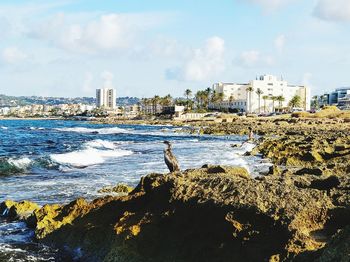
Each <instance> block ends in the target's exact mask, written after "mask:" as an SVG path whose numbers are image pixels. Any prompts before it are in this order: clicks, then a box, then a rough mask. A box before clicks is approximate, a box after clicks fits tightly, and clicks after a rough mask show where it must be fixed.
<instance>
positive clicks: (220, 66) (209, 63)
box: [167, 36, 225, 81]
mask: <svg viewBox="0 0 350 262" xmlns="http://www.w3.org/2000/svg"><path fill="white" fill-rule="evenodd" d="M224 53H225V41H224V40H223V39H222V38H220V37H217V36H214V37H211V38H209V39H207V40H206V43H205V46H204V47H202V48H198V49H194V50H193V51H192V52H191V55H190V56H189V58H188V59H187V61H186V62H185V63H184V64H183V66H182V67H180V68H175V69H174V68H173V69H169V70H168V71H167V76H168V78H175V79H178V80H185V81H203V80H207V79H210V78H211V77H213V76H216V75H218V74H219V73H221V72H222V71H223V70H224V69H225V62H224Z"/></svg>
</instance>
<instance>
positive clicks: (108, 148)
mask: <svg viewBox="0 0 350 262" xmlns="http://www.w3.org/2000/svg"><path fill="white" fill-rule="evenodd" d="M132 153H133V152H132V151H130V150H122V149H118V148H116V146H115V145H114V143H113V142H110V141H106V140H93V141H89V142H86V143H85V144H84V145H83V148H82V149H80V150H77V151H73V152H69V153H64V154H52V155H50V158H51V160H52V161H54V162H56V163H58V164H60V165H65V166H70V167H77V168H83V167H87V166H92V165H98V164H102V163H104V162H105V161H106V160H107V159H109V158H117V157H122V156H128V155H131V154H132Z"/></svg>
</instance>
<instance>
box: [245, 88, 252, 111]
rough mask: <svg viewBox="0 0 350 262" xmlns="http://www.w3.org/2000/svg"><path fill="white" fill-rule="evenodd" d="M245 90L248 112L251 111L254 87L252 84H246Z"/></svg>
mask: <svg viewBox="0 0 350 262" xmlns="http://www.w3.org/2000/svg"><path fill="white" fill-rule="evenodd" d="M246 91H247V98H248V97H249V113H251V112H252V93H253V91H254V88H253V87H252V86H248V87H247V88H246Z"/></svg>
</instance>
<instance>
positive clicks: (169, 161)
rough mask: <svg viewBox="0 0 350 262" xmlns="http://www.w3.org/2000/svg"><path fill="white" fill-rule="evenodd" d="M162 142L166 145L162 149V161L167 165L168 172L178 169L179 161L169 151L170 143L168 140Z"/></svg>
mask: <svg viewBox="0 0 350 262" xmlns="http://www.w3.org/2000/svg"><path fill="white" fill-rule="evenodd" d="M163 143H164V144H166V145H167V146H168V147H167V148H166V149H164V161H165V164H166V165H167V166H168V168H169V171H170V173H172V172H177V171H180V166H179V163H178V162H177V159H176V157H175V155H174V154H173V152H172V151H171V143H170V142H169V141H164V142H163Z"/></svg>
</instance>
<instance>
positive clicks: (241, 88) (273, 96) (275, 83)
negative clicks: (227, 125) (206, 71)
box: [213, 75, 310, 112]
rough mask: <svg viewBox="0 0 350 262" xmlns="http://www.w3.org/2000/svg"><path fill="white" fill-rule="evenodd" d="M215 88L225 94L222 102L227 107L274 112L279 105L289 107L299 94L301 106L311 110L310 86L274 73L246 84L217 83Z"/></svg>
mask: <svg viewBox="0 0 350 262" xmlns="http://www.w3.org/2000/svg"><path fill="white" fill-rule="evenodd" d="M213 89H214V90H215V92H217V93H222V94H223V100H224V101H223V102H222V103H221V104H222V105H224V107H225V108H231V109H233V108H235V109H238V110H240V111H247V112H249V111H251V112H272V111H273V110H275V109H276V108H277V107H288V103H289V101H290V100H291V99H292V98H293V97H294V96H299V97H300V107H301V108H303V109H304V110H310V89H309V88H308V87H306V86H296V85H289V84H288V82H287V81H284V80H283V79H281V80H278V79H277V77H275V76H272V75H263V76H260V77H259V78H257V79H255V80H251V81H249V83H244V84H234V83H216V84H214V85H213ZM264 98H265V99H264ZM277 98H278V99H277Z"/></svg>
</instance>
